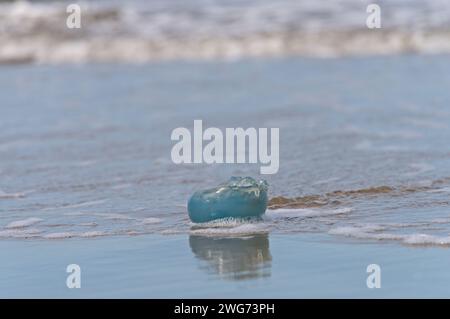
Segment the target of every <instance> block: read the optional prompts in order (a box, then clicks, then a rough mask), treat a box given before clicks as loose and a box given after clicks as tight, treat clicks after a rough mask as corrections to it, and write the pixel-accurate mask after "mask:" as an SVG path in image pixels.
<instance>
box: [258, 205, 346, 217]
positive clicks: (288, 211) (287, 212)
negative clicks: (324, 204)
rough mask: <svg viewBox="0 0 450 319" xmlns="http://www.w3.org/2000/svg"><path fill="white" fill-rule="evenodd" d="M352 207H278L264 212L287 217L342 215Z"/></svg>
mask: <svg viewBox="0 0 450 319" xmlns="http://www.w3.org/2000/svg"><path fill="white" fill-rule="evenodd" d="M352 210H353V209H352V208H349V207H343V208H337V209H321V208H317V209H313V208H280V209H274V210H272V209H269V210H267V212H266V216H267V217H268V218H289V217H322V216H333V215H344V214H349V213H351V212H352Z"/></svg>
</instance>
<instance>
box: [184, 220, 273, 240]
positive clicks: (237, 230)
mask: <svg viewBox="0 0 450 319" xmlns="http://www.w3.org/2000/svg"><path fill="white" fill-rule="evenodd" d="M267 232H268V228H267V226H266V225H263V224H256V223H250V224H241V225H238V226H235V227H214V228H199V229H191V231H190V233H191V234H193V235H202V236H224V237H233V236H242V235H251V234H262V233H267Z"/></svg>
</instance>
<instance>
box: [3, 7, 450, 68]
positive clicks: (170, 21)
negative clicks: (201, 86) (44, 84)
mask: <svg viewBox="0 0 450 319" xmlns="http://www.w3.org/2000/svg"><path fill="white" fill-rule="evenodd" d="M0 2H1V3H0V41H1V47H0V63H14V62H16V63H31V62H33V63H64V62H75V63H80V62H148V61H155V60H157V61H159V60H173V59H217V58H219V59H237V58H242V57H280V56H319V57H335V56H347V55H374V54H393V53H413V52H416V53H448V52H450V43H449V39H450V35H449V33H450V31H449V27H450V4H449V2H448V1H445V0H427V1H423V0H394V1H385V0H379V1H369V0H333V1H314V0H278V1H269V0H187V1H183V0H165V1H164V0H152V1H144V0H129V1H119V0H96V1H94V0H92V1H81V2H75V1H0ZM70 3H77V4H79V5H80V6H81V9H82V28H81V29H79V30H73V29H68V28H66V27H65V25H66V23H65V21H66V19H67V16H68V14H67V13H66V8H67V5H68V4H70ZM371 3H376V4H378V5H379V6H380V8H381V11H382V12H381V17H382V28H381V29H377V30H371V29H368V28H367V26H366V19H367V17H368V16H369V13H367V12H366V10H367V7H368V5H369V4H371Z"/></svg>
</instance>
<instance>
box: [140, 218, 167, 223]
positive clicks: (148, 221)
mask: <svg viewBox="0 0 450 319" xmlns="http://www.w3.org/2000/svg"><path fill="white" fill-rule="evenodd" d="M161 222H162V219H161V218H156V217H149V218H145V219H143V220H142V224H144V225H150V224H159V223H161Z"/></svg>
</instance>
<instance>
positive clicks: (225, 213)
mask: <svg viewBox="0 0 450 319" xmlns="http://www.w3.org/2000/svg"><path fill="white" fill-rule="evenodd" d="M267 189H268V184H267V182H266V181H256V180H254V179H253V178H251V177H232V178H230V180H229V181H228V182H226V183H224V184H220V185H219V186H217V187H215V188H211V189H208V190H204V191H198V192H196V193H194V195H192V197H191V198H190V199H189V202H188V212H189V218H190V219H191V220H192V221H193V222H194V223H204V222H208V221H211V220H214V219H220V218H227V217H233V218H247V217H258V216H261V215H262V214H264V212H265V211H266V208H267Z"/></svg>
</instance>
